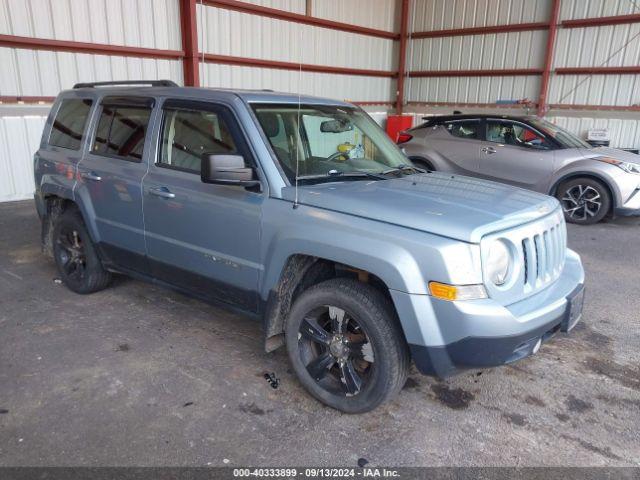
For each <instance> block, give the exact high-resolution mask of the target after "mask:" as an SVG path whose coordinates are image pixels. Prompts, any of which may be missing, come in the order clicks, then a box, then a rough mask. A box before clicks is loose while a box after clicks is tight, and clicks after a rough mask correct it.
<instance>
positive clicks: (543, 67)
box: [0, 0, 640, 201]
mask: <svg viewBox="0 0 640 480" xmlns="http://www.w3.org/2000/svg"><path fill="white" fill-rule="evenodd" d="M639 18H640V13H639V9H638V8H637V6H636V5H635V4H634V2H632V1H630V0H586V1H582V0H455V1H448V0H414V1H411V0H404V1H400V0H288V1H285V0H281V1H276V0H270V1H266V0H265V1H254V2H249V1H239V0H153V1H152V0H147V1H144V0H136V1H133V0H131V1H127V2H119V1H116V2H110V1H102V0H86V1H71V0H56V1H52V0H49V1H45V0H3V1H2V4H1V5H0V54H1V55H2V57H1V58H2V64H3V65H4V68H3V69H2V75H1V78H0V101H1V102H2V103H1V105H0V122H1V125H2V128H1V129H0V132H2V136H3V137H2V138H3V142H1V144H0V145H1V146H2V148H3V152H2V158H3V161H2V168H3V171H4V172H5V173H4V174H3V175H2V176H1V178H0V200H5V201H6V200H17V199H24V198H29V197H30V195H31V194H32V188H33V186H32V184H31V183H32V181H31V172H30V171H29V168H30V162H29V161H28V159H29V158H31V154H32V153H33V151H35V149H36V148H35V147H36V146H37V144H38V136H39V132H40V131H41V127H42V124H43V122H44V118H45V116H46V113H47V111H48V105H50V103H51V102H52V101H53V99H54V97H55V95H57V93H58V92H59V91H60V90H63V89H66V88H70V87H71V86H72V85H73V84H75V83H76V82H81V81H98V80H127V79H128V80H132V79H157V78H167V79H170V80H174V81H175V82H176V83H178V84H184V85H191V86H203V87H232V88H249V89H273V90H275V91H286V92H294V93H303V94H311V95H317V96H325V97H332V98H338V99H341V100H348V101H350V102H354V103H357V104H359V105H362V106H364V107H365V108H366V110H368V111H370V112H371V113H372V115H373V116H374V118H376V119H378V120H379V121H380V122H381V123H382V122H384V119H385V117H386V115H387V114H388V113H389V112H396V113H405V114H414V115H415V121H414V124H417V123H418V122H420V119H421V117H422V116H424V115H425V114H434V113H436V114H437V113H445V112H446V113H449V112H451V111H452V110H460V111H464V112H465V113H467V112H476V111H503V112H505V113H531V114H538V115H543V116H545V117H546V118H547V119H550V120H552V121H553V122H555V123H557V124H559V125H561V126H563V127H565V128H568V129H569V130H571V131H573V132H574V133H577V134H579V135H581V136H583V137H584V136H585V135H586V132H587V130H588V129H589V128H594V127H597V128H608V130H609V135H610V137H611V145H612V146H614V147H620V148H630V149H631V148H636V149H637V148H638V145H639V144H640V125H639V123H638V112H639V108H640V106H639V104H640V77H639V75H640V67H639V66H638V65H639V64H640V60H639V59H640V42H638V34H639V30H638V28H640V27H639V25H640V23H639V22H638V20H639ZM283 45H286V48H283V47H282V46H283ZM9 138H11V139H14V141H12V142H8V141H6V139H9Z"/></svg>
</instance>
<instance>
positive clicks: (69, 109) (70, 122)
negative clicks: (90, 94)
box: [48, 98, 93, 150]
mask: <svg viewBox="0 0 640 480" xmlns="http://www.w3.org/2000/svg"><path fill="white" fill-rule="evenodd" d="M92 103H93V102H92V100H88V99H79V98H71V99H68V100H62V103H61V104H60V108H59V109H58V112H57V113H56V116H55V118H54V119H53V125H52V126H51V133H50V134H49V142H48V143H49V145H52V146H55V147H61V148H68V149H70V150H80V145H82V138H83V136H84V131H85V128H86V126H87V119H88V118H89V111H90V110H91V105H92Z"/></svg>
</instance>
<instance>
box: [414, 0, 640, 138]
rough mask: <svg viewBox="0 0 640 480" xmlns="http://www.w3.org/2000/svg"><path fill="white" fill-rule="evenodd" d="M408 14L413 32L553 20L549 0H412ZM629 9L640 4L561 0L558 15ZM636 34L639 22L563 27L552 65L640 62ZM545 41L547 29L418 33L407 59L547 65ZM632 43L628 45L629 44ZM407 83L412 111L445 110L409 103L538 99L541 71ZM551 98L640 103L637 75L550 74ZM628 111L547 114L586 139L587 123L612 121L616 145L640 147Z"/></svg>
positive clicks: (467, 65)
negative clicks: (421, 35)
mask: <svg viewBox="0 0 640 480" xmlns="http://www.w3.org/2000/svg"><path fill="white" fill-rule="evenodd" d="M411 13H412V18H411V20H410V31H411V32H423V31H434V30H448V29H457V28H470V27H485V26H493V25H509V24H518V23H538V22H547V21H548V19H549V16H550V14H551V0H415V2H414V3H413V7H412V12H411ZM631 13H640V3H638V4H635V2H632V1H630V0H561V3H560V19H559V20H560V21H562V20H569V19H581V18H594V17H603V16H614V15H625V14H631ZM639 34H640V24H638V23H635V24H627V25H613V26H600V27H588V28H571V29H565V28H560V29H558V32H557V38H556V44H555V56H554V58H553V64H552V69H555V68H561V67H589V66H637V65H640V35H639ZM636 35H638V36H637V37H636ZM634 37H635V38H634ZM546 41H547V32H546V31H545V30H539V31H523V32H509V33H499V34H485V35H468V36H449V37H438V38H425V39H415V40H411V41H410V43H409V46H408V57H409V58H408V61H407V65H408V70H414V71H423V70H471V69H477V70H494V69H508V68H538V69H540V68H542V67H543V65H544V57H545V52H546ZM627 42H629V44H628V45H627V46H625V44H626V43H627ZM616 52H617V53H616ZM610 57H611V58H610ZM406 82H407V83H406V96H405V101H408V102H409V105H408V107H407V111H409V112H416V113H418V114H420V113H422V112H424V113H436V112H439V113H442V112H443V110H444V109H442V108H439V107H425V106H418V105H414V106H412V105H411V102H428V103H437V102H440V103H445V102H446V103H458V104H470V103H471V104H473V103H476V104H478V103H480V104H482V103H485V104H486V103H488V104H491V103H495V102H497V101H499V100H521V99H529V100H532V101H534V102H537V100H538V96H539V93H540V76H538V75H532V76H516V77H481V78H478V77H475V78H467V77H435V78H409V79H407V80H406ZM547 101H548V103H550V104H573V105H576V104H577V105H608V106H611V105H613V106H631V105H640V75H593V76H586V75H554V74H553V73H552V74H551V78H550V85H549V93H548V98H547ZM457 108H458V109H461V110H463V111H465V112H466V111H473V110H477V108H474V107H466V108H465V107H457ZM447 111H451V108H447ZM501 111H504V110H501ZM510 112H511V113H516V114H517V113H518V111H515V110H511V109H510V110H507V111H504V113H510ZM630 116H631V115H630V114H624V113H620V112H618V111H610V112H606V111H599V112H595V111H594V112H592V113H591V114H584V113H582V112H578V111H571V110H562V111H561V112H560V111H553V110H552V111H551V112H550V115H549V119H551V120H557V121H558V123H559V124H561V125H563V126H566V127H567V128H568V129H569V130H571V131H573V132H574V133H577V134H579V135H581V136H583V137H584V136H585V135H586V131H587V129H588V128H590V126H598V127H601V126H604V127H607V126H608V128H609V129H610V134H611V139H612V145H613V146H619V147H634V148H638V147H639V146H640V139H639V138H638V134H637V122H638V121H637V120H636V119H635V118H630ZM638 116H640V115H638Z"/></svg>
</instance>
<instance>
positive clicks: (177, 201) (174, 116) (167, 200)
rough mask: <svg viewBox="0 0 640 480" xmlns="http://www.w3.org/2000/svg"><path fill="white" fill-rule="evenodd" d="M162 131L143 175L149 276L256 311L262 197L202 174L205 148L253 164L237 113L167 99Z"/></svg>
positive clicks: (257, 192) (206, 103)
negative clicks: (211, 180) (204, 180)
mask: <svg viewBox="0 0 640 480" xmlns="http://www.w3.org/2000/svg"><path fill="white" fill-rule="evenodd" d="M159 137H160V142H159V146H158V151H157V154H156V159H155V162H154V163H152V164H151V165H150V167H149V173H148V174H147V176H146V177H145V178H144V181H143V198H144V199H143V202H144V215H145V228H146V241H147V254H148V257H149V261H150V266H151V271H152V274H153V275H154V276H155V277H157V278H160V279H162V280H164V281H166V282H168V283H170V284H172V285H175V286H178V287H182V288H184V289H187V290H189V291H190V292H192V293H194V294H196V295H197V296H200V297H203V298H212V299H216V300H221V301H224V302H227V303H231V304H235V305H238V306H240V307H242V308H244V309H246V310H251V311H256V309H257V305H258V293H257V289H258V278H259V274H260V271H261V270H262V265H261V263H260V244H259V238H260V218H261V215H260V214H261V208H262V203H263V201H264V195H263V194H262V193H261V192H260V191H258V190H255V189H253V190H251V189H247V188H244V187H241V186H227V185H212V184H205V183H202V181H201V180H200V163H201V156H202V154H204V153H208V154H211V153H228V154H240V155H242V156H244V158H245V162H246V163H247V164H248V165H254V166H255V162H254V160H253V158H252V155H251V153H250V150H249V148H248V145H247V143H246V141H245V139H244V137H243V134H242V132H241V131H240V129H239V127H238V123H237V121H236V119H235V117H234V116H233V114H232V112H231V110H230V109H228V108H227V107H224V106H222V105H218V104H213V103H208V102H194V101H189V100H167V101H166V102H165V103H164V105H163V108H162V124H161V126H160V132H159Z"/></svg>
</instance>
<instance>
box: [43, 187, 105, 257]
mask: <svg viewBox="0 0 640 480" xmlns="http://www.w3.org/2000/svg"><path fill="white" fill-rule="evenodd" d="M42 199H43V203H44V215H43V216H42V219H41V220H42V234H41V242H42V251H43V252H44V253H45V254H47V255H49V256H51V257H52V256H53V250H52V245H53V244H52V238H51V235H52V234H53V225H54V223H55V221H56V220H57V219H58V218H59V217H60V216H61V215H62V214H63V213H65V212H66V211H68V210H69V209H72V208H73V209H76V210H77V211H78V212H79V213H80V216H81V217H82V221H83V222H84V224H85V227H86V228H87V231H88V233H89V236H90V237H91V241H92V242H94V243H97V241H98V235H97V230H96V226H95V222H90V221H88V219H89V218H91V216H90V212H87V211H86V210H85V208H83V204H82V202H77V201H76V200H75V199H73V198H70V197H69V196H67V195H60V192H50V193H48V192H45V191H43V192H42Z"/></svg>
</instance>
